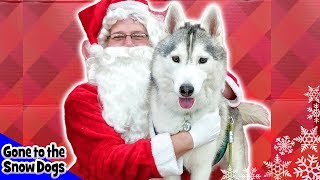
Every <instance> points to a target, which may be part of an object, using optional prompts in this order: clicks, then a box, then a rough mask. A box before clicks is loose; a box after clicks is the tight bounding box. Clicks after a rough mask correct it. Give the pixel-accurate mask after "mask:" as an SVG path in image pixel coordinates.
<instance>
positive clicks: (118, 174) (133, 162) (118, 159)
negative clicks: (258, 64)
mask: <svg viewBox="0 0 320 180" xmlns="http://www.w3.org/2000/svg"><path fill="white" fill-rule="evenodd" d="M119 2H120V5H121V6H123V5H124V3H123V2H124V1H121V0H102V1H101V2H99V3H97V4H96V5H93V6H91V7H89V8H87V9H85V10H83V11H81V12H80V13H79V15H80V20H81V22H82V25H83V26H84V29H85V31H86V33H87V36H88V39H89V41H90V43H91V44H94V43H99V41H101V42H103V41H104V40H105V39H103V38H105V36H106V35H107V34H108V32H107V30H108V28H110V26H111V25H112V23H110V22H106V21H104V22H103V23H102V21H103V18H106V16H108V15H107V14H106V12H105V11H106V9H108V7H109V6H110V4H111V5H112V6H113V7H116V6H114V5H116V4H118V3H119ZM128 2H130V4H131V5H134V6H135V7H137V6H136V5H137V3H138V6H140V4H144V5H146V4H147V3H146V1H144V0H139V1H137V3H135V1H128ZM123 7H127V6H126V5H125V6H123ZM146 7H147V6H146ZM146 7H142V8H145V9H147V10H148V8H146ZM109 8H110V7H109ZM108 12H109V11H108ZM121 13H123V12H121ZM139 13H140V12H139ZM110 14H112V13H110ZM112 15H113V16H114V17H116V16H118V15H119V14H117V12H116V11H115V12H113V14H112ZM94 16H96V17H97V18H92V17H94ZM114 17H111V18H110V19H112V18H114ZM121 18H123V14H121ZM113 20H114V19H113ZM114 23H115V22H113V24H114ZM145 23H146V24H144V25H145V27H147V30H148V33H149V34H153V33H154V35H155V34H156V33H157V32H156V30H153V29H149V28H148V27H151V28H152V26H150V24H148V23H152V20H149V21H147V22H145ZM102 24H105V25H107V26H109V27H104V26H102ZM104 28H105V30H103V29H104ZM150 37H151V36H150ZM152 37H153V38H151V39H150V40H151V44H155V43H156V41H157V37H156V36H152ZM99 44H102V43H99ZM88 79H89V81H90V75H88ZM226 82H227V83H228V84H229V86H230V87H231V88H232V90H233V91H234V93H235V94H236V96H237V98H236V99H235V100H230V101H229V105H230V106H237V105H238V104H239V103H240V100H241V98H242V92H241V89H240V88H239V85H238V84H237V80H236V79H235V77H234V76H233V75H232V74H230V73H228V76H227V78H226ZM64 108H65V125H66V133H67V137H68V140H69V142H70V144H71V146H72V148H73V151H74V153H75V155H76V157H77V161H76V164H75V165H74V167H75V169H76V170H75V171H76V172H77V174H78V175H79V176H80V177H81V178H83V179H115V180H117V179H119V180H121V179H123V180H130V179H135V180H147V179H151V178H160V177H162V176H168V175H175V174H177V173H179V172H181V168H180V169H179V167H178V164H177V160H176V157H175V154H174V150H173V145H172V142H171V139H170V136H169V135H168V134H163V135H162V134H159V135H157V136H155V137H153V138H151V139H150V138H147V137H143V138H141V139H139V140H137V141H135V142H134V143H126V141H127V140H125V139H123V137H122V136H121V134H120V133H118V132H117V131H116V130H115V129H114V127H111V126H110V124H109V125H108V123H106V122H108V120H106V118H108V117H103V115H102V114H103V108H102V105H101V99H99V94H98V89H97V86H96V85H94V84H92V83H85V84H81V85H78V86H77V87H75V88H74V89H73V90H72V91H71V93H70V94H69V95H68V97H67V98H66V101H65V106H64ZM106 108H107V107H106ZM186 178H188V175H187V174H186V173H184V174H183V179H186Z"/></svg>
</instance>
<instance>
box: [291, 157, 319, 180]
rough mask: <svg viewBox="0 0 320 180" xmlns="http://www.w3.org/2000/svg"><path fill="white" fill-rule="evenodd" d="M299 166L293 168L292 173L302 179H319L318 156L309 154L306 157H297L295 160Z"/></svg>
mask: <svg viewBox="0 0 320 180" xmlns="http://www.w3.org/2000/svg"><path fill="white" fill-rule="evenodd" d="M296 164H298V166H299V167H297V168H293V169H294V172H293V174H296V177H301V178H302V179H308V180H309V179H310V180H319V179H320V163H319V162H318V157H317V156H314V155H309V154H308V158H304V157H303V156H302V157H301V158H298V161H297V162H296Z"/></svg>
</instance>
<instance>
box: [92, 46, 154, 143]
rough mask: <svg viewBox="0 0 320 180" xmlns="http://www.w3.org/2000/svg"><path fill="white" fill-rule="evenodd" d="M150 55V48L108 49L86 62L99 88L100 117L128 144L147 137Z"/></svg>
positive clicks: (151, 50) (93, 80)
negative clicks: (101, 109)
mask: <svg viewBox="0 0 320 180" xmlns="http://www.w3.org/2000/svg"><path fill="white" fill-rule="evenodd" d="M152 52H153V49H152V48H151V47H149V46H138V47H108V48H105V49H104V50H103V52H102V53H100V55H96V56H93V57H91V58H89V59H88V60H87V61H88V63H87V65H88V73H89V74H90V73H91V80H92V82H94V83H95V84H96V85H97V88H98V95H99V100H100V102H101V105H102V108H103V111H102V116H103V118H104V120H105V121H106V122H107V124H108V125H109V126H111V127H113V128H114V129H115V130H116V131H117V132H118V133H120V134H121V136H122V138H123V139H124V140H125V141H126V142H127V143H132V142H135V141H136V140H138V139H141V138H146V137H147V136H148V112H149V108H148V88H149V83H150V63H151V59H152ZM98 54H99V53H98ZM89 78H90V77H89ZM89 80H90V79H89Z"/></svg>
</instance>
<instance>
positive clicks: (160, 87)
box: [152, 3, 227, 112]
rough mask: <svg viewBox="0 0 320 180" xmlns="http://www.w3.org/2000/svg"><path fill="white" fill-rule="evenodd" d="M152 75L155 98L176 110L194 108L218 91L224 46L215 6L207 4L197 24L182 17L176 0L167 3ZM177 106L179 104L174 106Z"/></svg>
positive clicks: (220, 23)
mask: <svg viewBox="0 0 320 180" xmlns="http://www.w3.org/2000/svg"><path fill="white" fill-rule="evenodd" d="M153 61H154V62H153V66H152V76H153V80H154V83H155V85H156V87H157V93H158V97H159V98H166V103H167V104H166V105H168V106H169V107H172V108H173V109H177V110H178V111H183V112H185V111H195V110H197V109H199V108H201V107H203V106H205V105H208V104H209V99H210V98H213V97H215V96H216V95H217V94H218V93H220V94H221V89H222V88H223V87H224V79H225V75H226V64H227V49H226V47H225V43H224V30H223V22H222V19H221V14H220V11H219V8H217V7H215V6H210V7H209V8H207V9H206V11H205V12H204V14H203V16H202V21H201V24H191V23H190V22H187V23H186V22H185V21H184V15H183V10H182V8H181V6H180V5H179V4H177V3H174V4H172V5H171V6H170V7H169V10H168V14H167V17H166V20H165V38H164V39H163V40H162V41H160V42H159V43H158V45H157V46H156V48H155V53H154V57H153ZM177 106H179V108H177Z"/></svg>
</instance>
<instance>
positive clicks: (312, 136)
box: [293, 126, 320, 152]
mask: <svg viewBox="0 0 320 180" xmlns="http://www.w3.org/2000/svg"><path fill="white" fill-rule="evenodd" d="M317 130H318V126H316V127H314V128H313V129H311V130H310V132H309V131H308V130H307V129H305V128H303V127H302V126H301V135H300V136H298V137H296V138H294V139H293V140H295V141H298V142H299V143H301V152H303V151H305V150H306V149H308V148H309V149H311V150H314V151H315V152H318V150H317V143H319V142H320V136H318V135H317V134H318V132H317Z"/></svg>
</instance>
